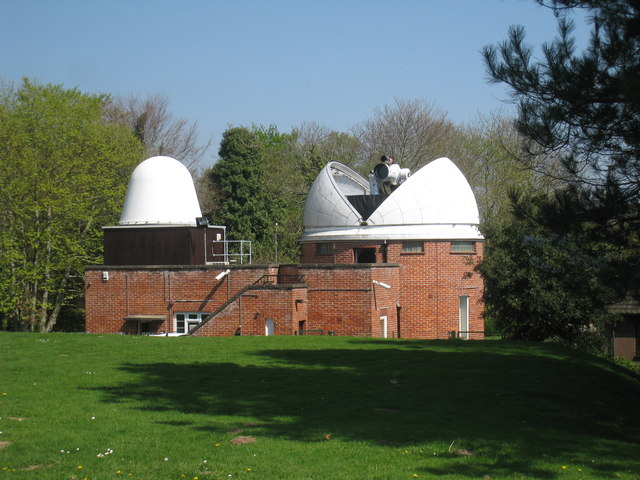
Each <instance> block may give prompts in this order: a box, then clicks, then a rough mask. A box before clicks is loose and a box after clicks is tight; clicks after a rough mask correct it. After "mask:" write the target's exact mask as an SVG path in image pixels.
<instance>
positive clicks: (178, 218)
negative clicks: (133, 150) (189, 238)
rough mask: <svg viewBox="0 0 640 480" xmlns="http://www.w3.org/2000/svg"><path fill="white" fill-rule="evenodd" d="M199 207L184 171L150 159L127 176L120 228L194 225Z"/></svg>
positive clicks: (173, 163) (180, 166)
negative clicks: (127, 181)
mask: <svg viewBox="0 0 640 480" xmlns="http://www.w3.org/2000/svg"><path fill="white" fill-rule="evenodd" d="M201 216H202V212H201V211H200V204H199V203H198V197H197V195H196V189H195V187H194V185H193V179H192V178H191V174H190V173H189V170H188V169H187V167H185V166H184V165H183V164H182V163H180V162H179V161H177V160H175V159H173V158H171V157H151V158H148V159H147V160H145V161H144V162H142V163H141V164H140V165H138V166H137V167H136V169H135V170H134V171H133V173H132V174H131V179H130V180H129V187H128V189H127V196H126V197H125V200H124V207H123V208H122V215H121V216H120V225H190V226H195V225H196V218H197V217H201Z"/></svg>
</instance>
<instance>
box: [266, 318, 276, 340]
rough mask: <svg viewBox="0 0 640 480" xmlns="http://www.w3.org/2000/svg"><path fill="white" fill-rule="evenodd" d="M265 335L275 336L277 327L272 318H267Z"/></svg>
mask: <svg viewBox="0 0 640 480" xmlns="http://www.w3.org/2000/svg"><path fill="white" fill-rule="evenodd" d="M264 334H265V335H266V336H267V337H268V336H271V335H275V325H274V323H273V319H272V318H267V321H266V322H265V325H264Z"/></svg>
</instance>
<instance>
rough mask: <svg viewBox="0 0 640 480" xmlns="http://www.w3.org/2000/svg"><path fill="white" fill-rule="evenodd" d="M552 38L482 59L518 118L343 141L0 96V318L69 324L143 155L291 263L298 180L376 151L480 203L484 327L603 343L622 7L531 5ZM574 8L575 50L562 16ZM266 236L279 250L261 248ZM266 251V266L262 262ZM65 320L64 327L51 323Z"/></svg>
mask: <svg viewBox="0 0 640 480" xmlns="http://www.w3.org/2000/svg"><path fill="white" fill-rule="evenodd" d="M538 3H540V4H541V5H543V6H546V7H548V8H549V10H550V14H555V15H556V16H557V18H558V32H559V33H558V37H557V38H555V39H553V40H552V41H551V42H549V43H546V44H545V45H543V47H542V55H541V56H536V55H535V51H534V49H533V47H531V46H529V45H527V44H526V42H525V33H524V30H523V29H522V28H520V27H512V28H511V29H510V30H509V37H508V39H507V40H505V41H504V42H502V43H500V44H498V45H492V46H487V47H485V48H484V49H483V51H482V55H483V57H484V61H485V65H486V68H487V72H488V74H489V75H490V77H491V79H492V81H495V82H500V83H504V84H506V85H507V86H508V87H509V89H510V91H511V93H512V97H511V100H512V101H513V103H514V104H515V105H516V107H517V113H518V115H517V118H515V119H512V118H508V117H505V116H504V115H500V114H495V113H493V114H487V115H484V116H479V117H478V118H477V119H476V120H474V121H472V122H470V123H468V124H465V125H457V124H454V123H453V122H451V121H450V120H449V119H448V118H447V115H446V113H444V112H442V111H440V110H439V109H438V108H436V107H435V106H434V105H433V104H432V103H430V102H428V101H427V100H426V99H409V100H405V99H396V100H395V101H394V102H393V103H392V104H389V105H384V106H382V107H379V108H377V109H375V110H374V111H373V113H372V115H371V117H370V118H368V119H365V120H364V121H362V122H361V123H359V124H357V125H354V126H353V127H352V128H351V129H349V131H347V132H339V131H334V130H331V129H330V128H328V127H325V126H323V125H320V124H317V123H314V122H310V123H304V124H302V125H300V126H298V127H296V128H293V129H292V130H291V131H289V132H280V131H279V130H278V128H277V127H276V126H271V125H269V126H265V125H245V126H235V127H231V128H229V129H228V130H227V131H225V132H224V134H223V135H222V141H221V142H220V145H219V150H218V152H217V153H218V156H217V158H216V159H215V162H214V163H213V166H211V167H209V168H202V166H203V164H204V162H205V161H206V159H207V158H208V155H210V152H211V148H212V145H211V141H208V142H205V143H204V144H199V143H198V140H197V139H198V132H197V125H196V124H195V123H188V122H186V121H184V120H176V119H174V118H173V117H172V116H171V114H170V112H169V109H168V99H167V98H166V97H162V96H154V97H150V98H148V99H145V100H139V99H136V98H133V97H131V98H125V99H122V98H112V97H111V96H108V95H88V94H84V93H82V92H80V91H78V90H75V89H72V90H67V89H64V88H62V87H60V86H54V85H40V84H35V83H33V82H31V81H29V80H25V81H24V82H23V84H22V85H20V86H19V87H18V88H13V87H10V86H5V87H4V88H2V94H1V97H0V158H1V159H2V163H3V167H5V168H3V169H2V170H1V171H0V177H2V178H1V180H2V188H1V189H0V269H1V270H0V271H1V273H0V324H1V325H2V327H3V328H12V329H27V330H41V331H49V330H51V329H53V328H55V327H56V325H58V326H59V327H61V326H63V324H65V325H66V324H68V323H69V321H68V320H64V321H63V320H61V319H68V318H79V315H80V314H81V305H82V292H83V289H84V286H83V284H82V272H83V270H82V267H83V265H85V264H87V263H96V262H97V263H99V262H100V261H101V254H102V251H101V248H102V246H101V241H100V240H101V230H100V228H101V226H102V225H110V224H115V223H116V222H117V221H118V216H119V213H120V208H121V205H122V200H123V198H124V193H125V189H126V184H127V181H128V178H129V175H130V173H131V171H132V170H133V168H134V167H135V166H136V165H137V164H138V163H139V162H140V161H141V160H142V159H144V158H146V157H148V156H151V155H158V154H161V155H169V156H173V157H174V158H177V159H178V160H180V161H182V162H183V163H185V164H186V165H187V166H189V167H190V168H191V169H192V171H193V173H194V177H195V178H196V183H197V188H198V194H199V198H200V203H201V206H202V209H203V213H205V214H206V215H208V216H209V218H210V221H211V222H212V223H216V224H221V225H226V226H227V227H228V234H229V238H230V239H243V240H251V241H252V244H253V247H254V259H255V261H256V262H260V263H272V262H275V261H276V260H277V261H279V262H296V261H297V260H298V252H299V251H298V244H297V238H298V237H299V235H300V234H301V233H302V210H303V207H304V201H305V197H306V193H307V191H308V189H309V186H310V185H311V183H312V182H313V180H314V179H315V177H316V175H317V174H318V172H319V171H320V169H321V168H322V167H323V166H324V165H325V164H326V163H327V162H328V161H332V160H335V161H339V162H342V163H344V164H346V165H348V166H350V167H352V168H353V169H354V170H356V171H358V172H360V173H362V174H364V175H366V173H367V172H368V171H369V170H370V169H371V167H372V165H373V164H375V162H376V161H377V159H378V158H379V157H380V155H382V154H385V155H390V156H392V157H394V158H395V159H396V160H397V161H398V162H399V163H401V164H402V166H404V167H409V168H411V169H412V170H413V171H416V170H417V169H418V168H420V167H422V166H423V165H425V164H427V163H428V162H429V161H431V160H433V159H435V158H438V157H441V156H447V157H449V158H451V159H452V160H453V161H454V162H455V163H456V164H457V165H458V167H459V168H460V169H461V170H462V171H463V173H464V174H465V176H466V177H467V179H468V180H469V182H470V184H471V186H472V188H473V190H474V192H475V194H476V198H477V200H478V205H479V209H480V214H481V230H482V232H483V234H484V236H485V238H486V250H485V257H484V260H483V261H482V262H481V263H480V264H479V265H478V266H477V268H478V270H479V271H480V272H481V273H482V275H483V276H484V278H485V282H486V292H485V303H486V312H487V315H486V319H487V324H488V325H491V326H495V327H496V328H498V329H500V330H501V331H502V332H503V333H504V334H505V335H506V336H509V337H511V338H524V339H533V340H547V339H561V340H563V341H567V342H570V343H573V344H578V343H580V344H583V345H584V344H591V345H596V346H598V347H601V346H602V345H603V338H604V337H603V332H604V331H605V329H606V328H607V326H610V325H612V324H613V322H615V320H616V319H615V318H613V317H612V316H611V315H610V314H609V313H608V312H609V311H608V306H609V305H611V304H612V303H614V302H616V301H619V300H620V299H621V298H623V297H624V296H625V295H635V294H637V292H636V290H637V288H636V287H635V285H637V284H638V282H637V279H636V275H637V272H638V268H637V267H638V266H637V265H636V264H637V262H638V258H639V256H638V238H639V235H638V224H639V219H640V216H638V213H637V212H638V200H639V198H638V196H639V194H640V187H639V185H640V182H639V175H638V173H639V171H640V164H639V162H638V158H639V155H638V153H639V142H640V137H639V133H638V132H640V128H638V127H640V125H639V123H640V115H639V104H640V100H639V98H640V93H639V92H640V88H639V87H640V85H638V83H640V66H639V65H638V52H639V51H640V48H638V47H639V45H638V35H639V31H640V27H639V25H640V20H639V13H638V6H637V5H636V2H635V1H633V0H628V1H626V0H614V1H612V0H606V1H605V0H580V1H579V0H557V1H555V0H550V1H548V2H545V1H544V0H538ZM576 8H582V9H586V10H587V11H588V12H589V15H590V16H589V17H588V18H589V21H590V22H591V27H592V28H591V40H590V43H589V45H588V47H587V48H586V50H585V51H584V52H577V51H576V49H575V43H574V40H573V38H572V32H573V25H572V23H571V21H570V20H568V18H569V17H568V14H569V13H570V12H571V11H572V10H573V9H576ZM276 242H277V254H276ZM276 255H277V258H276ZM65 328H66V326H65Z"/></svg>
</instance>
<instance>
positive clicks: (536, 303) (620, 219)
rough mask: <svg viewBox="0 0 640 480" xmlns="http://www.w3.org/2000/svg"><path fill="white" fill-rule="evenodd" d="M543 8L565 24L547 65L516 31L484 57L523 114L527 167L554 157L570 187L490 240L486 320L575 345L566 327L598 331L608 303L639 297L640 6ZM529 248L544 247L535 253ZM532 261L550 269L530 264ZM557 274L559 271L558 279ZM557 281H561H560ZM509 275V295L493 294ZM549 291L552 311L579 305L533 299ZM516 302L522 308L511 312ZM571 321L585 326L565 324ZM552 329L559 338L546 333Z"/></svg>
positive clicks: (600, 2) (559, 0) (611, 1)
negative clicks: (578, 19)
mask: <svg viewBox="0 0 640 480" xmlns="http://www.w3.org/2000/svg"><path fill="white" fill-rule="evenodd" d="M539 3H540V4H542V5H546V6H549V7H550V8H552V9H553V10H554V12H555V13H556V14H557V15H558V17H559V20H558V25H559V36H558V37H557V38H556V39H554V40H553V41H552V42H550V43H547V44H545V45H544V46H543V54H544V55H543V58H542V59H540V60H536V59H535V56H534V54H533V49H532V48H531V47H530V46H528V45H526V44H525V42H524V39H525V35H524V29H523V28H522V27H512V28H511V29H510V31H509V39H508V40H507V41H505V42H503V43H502V44H500V45H499V46H497V47H496V46H489V47H486V48H485V49H484V51H483V55H484V59H485V63H486V66H487V70H488V72H489V74H490V76H491V77H492V79H493V81H495V82H503V83H506V84H507V85H508V86H509V87H510V89H511V93H512V95H513V101H514V103H516V105H517V107H518V118H517V121H516V124H515V125H516V128H517V129H518V131H519V132H520V133H521V134H522V135H524V136H526V137H527V138H529V139H530V140H531V144H530V147H531V148H530V150H529V152H528V153H530V154H531V156H530V157H525V161H527V160H529V161H535V159H536V158H537V156H538V155H541V154H544V155H549V156H555V157H556V158H557V159H558V163H557V164H555V165H554V167H555V169H554V170H553V172H552V171H550V170H546V171H545V173H546V174H548V175H552V176H554V177H555V178H556V179H557V180H560V181H561V182H562V186H561V187H560V188H558V189H557V190H556V191H555V192H554V194H553V195H550V196H547V197H544V198H537V199H536V201H535V202H532V200H531V198H525V199H524V200H523V199H522V198H521V199H519V200H516V201H515V202H514V206H515V209H516V211H518V212H519V216H518V220H517V221H516V222H517V223H516V224H514V225H512V226H511V227H510V228H509V229H506V230H503V231H501V232H492V231H491V229H490V228H489V229H488V231H487V261H486V262H487V263H486V264H485V265H484V267H482V268H483V269H484V273H485V274H486V279H487V303H488V308H489V309H490V310H493V311H494V312H496V313H498V314H499V315H501V317H502V318H501V320H500V321H502V322H503V326H504V327H505V328H507V329H508V331H511V332H512V333H513V335H514V336H519V337H523V336H524V337H527V338H535V339H541V338H548V337H549V336H552V335H554V334H555V335H559V336H562V337H564V338H569V339H570V338H571V337H572V335H573V334H574V333H575V332H576V331H579V330H580V329H578V330H576V329H573V330H571V332H572V333H571V334H570V333H569V332H567V330H566V327H569V326H571V325H576V324H577V325H582V327H586V325H596V324H598V318H599V317H600V316H601V315H600V314H601V313H602V312H604V311H605V310H606V309H605V307H606V305H607V304H608V303H611V302H613V301H615V300H616V299H619V298H621V297H622V296H623V295H624V294H625V293H626V292H629V291H631V292H634V291H637V285H638V272H640V268H639V267H640V243H639V238H640V209H639V206H640V2H638V1H637V0H552V1H551V2H550V3H549V2H545V1H543V0H539ZM573 8H582V9H587V10H588V12H589V14H590V16H589V18H590V22H591V25H592V31H591V38H590V42H589V45H588V48H587V49H586V50H585V51H584V52H582V53H580V54H579V53H577V52H576V49H575V41H574V39H573V38H572V32H573V28H574V26H573V24H572V22H570V21H568V20H567V19H566V14H567V12H570V11H571V9H573ZM558 167H559V168H558ZM524 219H527V220H526V221H524ZM494 235H496V236H495V237H493V236H494ZM503 235H504V236H503ZM527 238H529V239H535V242H534V243H533V244H528V243H527V241H526V239H527ZM506 239H509V240H508V241H507V240H506ZM503 240H504V241H503ZM532 245H533V246H535V248H536V249H538V250H537V251H536V252H533V251H532V248H533V246H532ZM492 257H493V258H492ZM518 258H520V260H521V262H518V261H517V259H518ZM532 258H533V259H540V258H543V259H547V260H544V261H537V260H536V261H535V262H531V261H530V260H531V259H532ZM501 262H502V264H501ZM550 263H551V264H554V263H555V264H556V265H557V268H554V269H553V272H555V273H554V274H553V275H551V273H550V271H549V270H548V265H549V264H550ZM573 265H576V266H577V268H574V267H573ZM559 272H560V273H559ZM562 272H566V273H562ZM558 274H559V275H560V277H561V278H562V281H555V280H557V275H558ZM500 275H503V276H504V281H505V282H509V285H508V286H507V285H503V286H502V287H499V286H498V287H497V286H496V285H497V283H498V284H499V282H500V280H499V278H498V277H499V276H500ZM554 275H555V276H554ZM572 276H574V277H575V278H576V279H577V280H578V281H572V280H571V277H572ZM545 285H546V286H549V287H553V291H554V295H553V298H554V299H560V298H563V299H565V300H569V299H571V298H575V299H576V300H577V302H574V303H567V302H565V301H563V302H549V301H547V299H548V298H549V297H546V296H545V295H543V294H540V295H531V292H533V291H535V292H544V288H542V287H544V286H545ZM541 288H542V289H541ZM494 289H495V290H494ZM501 297H502V298H501ZM510 299H511V300H510ZM518 299H520V300H518ZM509 302H511V307H513V306H514V305H517V306H518V307H519V308H511V310H509V307H510V305H509ZM581 305H586V306H588V308H587V309H584V308H581ZM568 309H570V310H572V311H573V312H579V315H581V316H584V320H583V321H582V322H576V321H575V320H574V319H569V318H567V317H566V313H567V310H568ZM527 315H528V317H527ZM505 316H507V317H505ZM551 316H555V320H553V321H552V320H550V319H551ZM556 320H557V321H556ZM519 322H520V323H524V324H527V323H528V324H533V323H536V322H537V323H536V324H537V328H536V330H537V332H538V333H536V334H531V335H524V334H523V333H522V332H523V331H525V330H523V329H522V328H521V327H523V325H518V324H519ZM549 322H550V323H551V324H552V325H553V327H552V328H546V327H545V326H548V323H549ZM506 324H508V325H506ZM509 329H510V330H509ZM543 331H544V332H546V333H544V334H543V335H542V334H539V332H543ZM582 331H584V328H582Z"/></svg>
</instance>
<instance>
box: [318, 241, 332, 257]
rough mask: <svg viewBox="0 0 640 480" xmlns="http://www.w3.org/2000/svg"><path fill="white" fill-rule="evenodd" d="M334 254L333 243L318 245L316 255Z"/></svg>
mask: <svg viewBox="0 0 640 480" xmlns="http://www.w3.org/2000/svg"><path fill="white" fill-rule="evenodd" d="M332 252H333V243H316V255H329V254H330V253H332Z"/></svg>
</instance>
